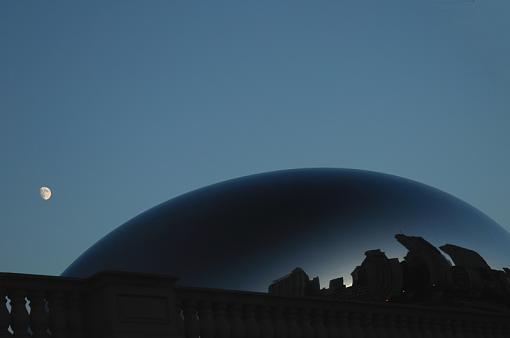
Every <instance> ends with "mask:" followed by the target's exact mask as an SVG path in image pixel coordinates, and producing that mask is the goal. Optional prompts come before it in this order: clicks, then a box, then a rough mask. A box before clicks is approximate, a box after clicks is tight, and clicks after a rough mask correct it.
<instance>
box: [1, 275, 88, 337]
mask: <svg viewBox="0 0 510 338" xmlns="http://www.w3.org/2000/svg"><path fill="white" fill-rule="evenodd" d="M83 292H84V281H83V280H79V279H71V278H62V277H51V276H38V275H24V274H14V273H1V274H0V297H1V299H2V300H4V301H3V302H2V303H1V304H0V306H1V309H0V337H7V336H10V335H11V333H13V334H14V335H15V336H16V337H31V336H33V337H47V336H49V335H51V336H52V337H83V332H84V328H83V315H84V308H83V296H84V294H83Z"/></svg>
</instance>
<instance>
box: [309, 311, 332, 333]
mask: <svg viewBox="0 0 510 338" xmlns="http://www.w3.org/2000/svg"><path fill="white" fill-rule="evenodd" d="M312 327H313V330H314V331H315V335H314V336H315V337H316V338H328V331H327V329H326V326H325V325H324V311H323V310H321V309H314V310H313V311H312Z"/></svg>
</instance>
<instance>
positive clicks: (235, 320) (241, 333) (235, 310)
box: [230, 304, 246, 338]
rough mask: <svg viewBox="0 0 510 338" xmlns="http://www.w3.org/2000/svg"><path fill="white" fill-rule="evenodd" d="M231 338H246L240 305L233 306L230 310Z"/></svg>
mask: <svg viewBox="0 0 510 338" xmlns="http://www.w3.org/2000/svg"><path fill="white" fill-rule="evenodd" d="M230 312H231V318H232V338H244V337H246V326H245V325H244V320H243V309H242V307H241V305H240V304H233V305H232V307H231V309H230Z"/></svg>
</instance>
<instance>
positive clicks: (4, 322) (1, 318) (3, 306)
mask: <svg viewBox="0 0 510 338" xmlns="http://www.w3.org/2000/svg"><path fill="white" fill-rule="evenodd" d="M6 296H7V290H5V289H0V338H3V337H10V336H11V333H10V332H9V331H8V330H9V325H10V322H11V314H10V313H9V310H8V309H7V304H9V301H8V300H7V298H6Z"/></svg>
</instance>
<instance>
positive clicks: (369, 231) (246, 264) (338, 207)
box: [63, 169, 510, 291]
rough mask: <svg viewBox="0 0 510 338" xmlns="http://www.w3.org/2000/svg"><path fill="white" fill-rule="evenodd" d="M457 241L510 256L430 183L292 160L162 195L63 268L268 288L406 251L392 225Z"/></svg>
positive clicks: (501, 242)
mask: <svg viewBox="0 0 510 338" xmlns="http://www.w3.org/2000/svg"><path fill="white" fill-rule="evenodd" d="M401 232H404V233H410V234H413V235H416V236H423V237H425V238H427V239H428V240H429V241H430V242H431V243H432V244H434V245H441V244H444V243H456V244H459V245H461V246H463V247H469V248H472V249H474V250H476V251H477V252H479V253H480V254H481V255H482V256H483V257H485V258H486V259H487V260H488V262H489V263H490V265H491V266H493V267H496V268H501V267H503V266H508V265H510V264H509V263H510V262H509V261H510V235H509V234H508V232H506V231H505V230H504V229H503V228H501V227H500V226H499V225H498V224H496V223H495V222H494V221H492V220H491V219H490V218H489V217H487V216H485V215H484V214H482V213H481V212H480V211H478V210H476V209H475V208H473V207H471V206H469V205H468V204H466V203H464V202H462V201H460V200H459V199H457V198H455V197H453V196H451V195H449V194H446V193H444V192H441V191H439V190H437V189H434V188H432V187H429V186H426V185H423V184H420V183H417V182H414V181H411V180H407V179H403V178H400V177H396V176H391V175H385V174H380V173H375V172H368V171H361V170H350V169H295V170H284V171H276V172H270V173H264V174H258V175H252V176H247V177H241V178H238V179H233V180H229V181H225V182H222V183H217V184H213V185H211V186H207V187H205V188H202V189H198V190H195V191H192V192H190V193H186V194H184V195H181V196H179V197H176V198H173V199H171V200H169V201H167V202H165V203H162V204H160V205H158V206H156V207H154V208H152V209H150V210H148V211H146V212H144V213H142V214H140V215H138V216H136V217H135V218H133V219H131V220H130V221H128V222H126V223H125V224H123V225H122V226H120V227H118V228H117V229H115V230H114V231H112V232H111V233H110V234H108V235H107V236H105V237H104V238H102V239H101V240H99V241H98V242H97V243H96V244H94V245H93V246H91V247H90V248H89V249H88V250H87V251H86V252H84V253H83V254H82V255H81V256H80V257H79V258H78V259H76V260H75V261H74V263H73V264H71V265H70V266H69V267H68V268H67V269H66V271H64V273H63V275H64V276H76V277H86V276H89V275H92V274H94V273H96V272H98V271H101V270H124V271H137V272H151V273H162V274H170V275H174V276H176V277H178V278H179V281H178V284H181V285H186V286H204V287H218V288H230V289H243V290H254V291H266V290H267V286H268V285H269V284H270V283H271V281H272V280H273V279H274V277H275V276H282V275H284V274H285V273H287V272H288V271H289V270H290V269H291V268H292V267H295V266H301V267H302V268H303V269H304V270H305V271H307V272H309V273H311V274H313V275H319V276H321V278H322V280H324V281H327V280H330V279H333V278H335V277H337V276H348V275H349V273H350V272H351V271H352V269H353V267H354V266H355V265H356V264H357V263H358V262H359V258H360V256H362V255H363V252H364V251H365V249H366V248H380V249H381V250H384V252H386V253H387V254H388V256H389V257H403V256H404V255H405V250H404V248H403V247H401V246H400V245H398V243H396V242H395V241H394V240H393V238H392V237H393V235H394V234H395V233H401Z"/></svg>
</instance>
